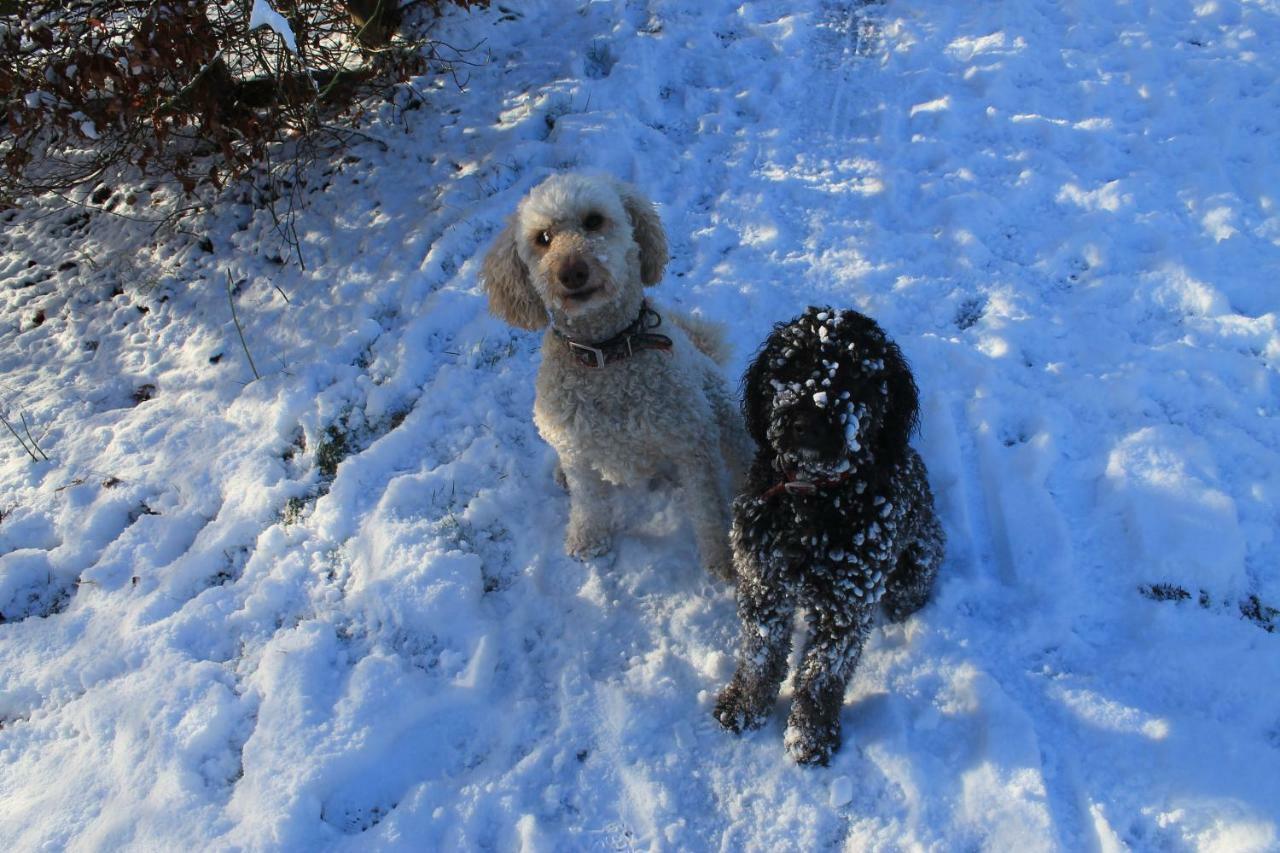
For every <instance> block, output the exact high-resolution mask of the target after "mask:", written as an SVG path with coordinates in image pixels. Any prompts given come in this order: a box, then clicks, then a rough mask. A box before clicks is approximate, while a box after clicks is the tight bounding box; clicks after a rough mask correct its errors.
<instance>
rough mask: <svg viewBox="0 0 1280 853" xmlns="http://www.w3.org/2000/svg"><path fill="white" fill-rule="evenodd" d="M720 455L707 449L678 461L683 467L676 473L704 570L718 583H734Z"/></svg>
mask: <svg viewBox="0 0 1280 853" xmlns="http://www.w3.org/2000/svg"><path fill="white" fill-rule="evenodd" d="M718 458H719V454H718V453H716V452H715V451H714V450H712V449H711V448H706V449H704V450H703V451H701V452H699V453H695V454H693V456H692V457H691V458H686V459H683V460H680V464H681V465H683V466H685V467H684V470H682V471H681V472H680V473H679V477H680V482H681V484H682V485H683V486H684V492H685V494H684V497H685V500H686V501H687V503H688V511H689V516H690V519H691V520H692V521H693V535H694V538H695V539H697V541H698V552H699V553H700V554H701V556H702V562H703V563H704V564H705V565H706V567H707V571H709V572H711V574H713V575H715V576H716V577H718V578H720V579H721V580H726V581H729V582H730V583H733V581H734V571H733V560H732V557H731V555H730V551H729V499H728V495H726V494H725V488H724V485H723V483H722V482H721V476H720V471H719V468H718V466H717V465H716V464H715V462H716V460H717V459H718Z"/></svg>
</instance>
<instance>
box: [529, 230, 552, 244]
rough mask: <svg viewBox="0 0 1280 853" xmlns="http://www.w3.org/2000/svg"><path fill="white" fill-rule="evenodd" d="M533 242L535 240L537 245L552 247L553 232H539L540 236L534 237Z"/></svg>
mask: <svg viewBox="0 0 1280 853" xmlns="http://www.w3.org/2000/svg"><path fill="white" fill-rule="evenodd" d="M533 240H534V242H535V243H537V244H538V245H539V246H550V245H551V232H550V231H539V232H538V236H537V237H534V238H533Z"/></svg>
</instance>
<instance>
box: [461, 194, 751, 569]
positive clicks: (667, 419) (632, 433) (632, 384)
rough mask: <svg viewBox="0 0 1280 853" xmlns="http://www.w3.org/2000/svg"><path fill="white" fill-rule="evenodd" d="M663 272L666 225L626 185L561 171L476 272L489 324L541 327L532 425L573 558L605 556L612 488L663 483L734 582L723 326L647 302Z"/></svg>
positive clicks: (737, 429) (740, 437) (743, 445)
mask: <svg viewBox="0 0 1280 853" xmlns="http://www.w3.org/2000/svg"><path fill="white" fill-rule="evenodd" d="M666 263H667V239H666V234H665V233H664V232H663V229H662V222H661V220H660V219H659V218H658V214H657V211H656V210H654V207H653V205H652V204H651V203H650V202H649V201H648V200H647V199H645V198H644V197H642V196H641V195H640V194H639V193H638V192H637V191H636V190H635V188H634V187H631V186H629V185H627V184H624V183H622V182H621V181H617V180H615V179H613V178H609V177H602V176H594V175H582V174H561V175H554V176H552V177H550V178H548V179H547V180H545V181H543V182H542V183H541V184H539V185H538V186H537V187H535V188H534V189H533V190H532V191H531V192H530V193H529V194H528V196H526V197H525V198H524V200H523V201H521V202H520V204H519V206H518V207H517V209H516V212H515V215H514V216H512V217H511V219H510V220H509V222H508V224H507V227H506V229H505V230H503V231H502V233H501V234H499V235H498V237H497V239H496V240H495V241H494V243H493V246H492V247H491V248H490V249H489V253H488V254H487V255H486V256H485V259H484V264H483V269H482V272H481V275H482V277H483V280H484V285H485V289H486V291H487V293H488V295H489V308H490V310H491V311H492V312H493V313H494V314H496V315H498V316H499V317H501V318H502V319H504V320H506V321H507V322H508V323H511V324H512V325H515V326H519V327H521V328H525V329H541V328H544V327H547V326H548V325H549V328H548V329H547V332H546V335H545V336H544V337H543V340H542V365H541V367H540V369H539V371H538V379H537V396H536V400H535V402H534V407H533V417H534V421H535V423H536V424H537V425H538V430H539V432H541V433H542V437H543V438H544V439H546V441H547V442H548V443H549V444H550V445H551V446H552V447H554V448H555V449H556V452H557V453H558V454H559V456H560V470H561V471H562V472H563V476H564V481H565V483H564V484H565V485H566V486H567V488H568V490H569V499H570V510H569V524H568V529H567V531H566V534H565V549H566V550H567V551H568V553H569V554H570V555H572V556H574V557H576V558H579V559H585V558H588V557H594V556H598V555H601V554H603V553H605V552H607V551H608V550H609V548H610V547H611V546H612V530H611V525H612V517H613V513H612V510H611V507H610V503H609V491H610V488H609V485H610V484H613V485H621V484H634V483H641V482H645V481H648V480H649V479H650V478H654V477H669V478H670V479H672V480H674V481H675V482H677V483H678V484H680V485H681V486H683V490H684V496H685V499H686V503H687V508H688V515H689V517H690V519H691V520H692V522H693V528H694V532H695V536H696V537H697V542H698V549H699V551H700V552H701V556H702V560H703V562H704V564H705V565H706V567H707V569H708V570H709V571H710V572H712V573H713V574H714V575H716V576H718V577H720V578H724V579H726V580H730V581H731V580H732V579H733V569H732V559H731V557H730V551H729V540H728V529H729V499H730V496H731V494H733V493H736V489H737V486H738V485H739V483H740V482H741V479H742V476H743V472H744V469H745V465H746V462H747V461H748V460H749V459H750V458H751V455H752V453H753V449H754V448H753V445H752V443H751V439H750V438H749V437H748V435H747V432H746V429H745V427H744V426H743V423H742V420H741V415H740V414H739V411H738V406H737V403H736V401H735V398H734V395H733V394H732V393H731V391H730V390H729V386H728V384H727V383H726V381H725V379H724V376H723V375H722V374H721V372H720V368H719V366H718V364H717V360H723V356H724V351H723V349H724V348H723V346H722V344H721V340H720V335H719V330H718V328H717V327H715V326H712V325H710V324H707V323H703V322H698V321H694V320H692V319H691V318H688V317H680V316H677V315H675V314H674V313H672V312H669V311H666V310H659V309H657V308H655V307H654V306H652V305H651V304H650V303H649V302H648V301H647V300H646V298H645V287H646V286H650V285H655V284H657V283H658V282H659V281H661V279H662V271H663V269H664V267H665V266H666ZM667 321H669V322H667ZM731 490H733V491H731Z"/></svg>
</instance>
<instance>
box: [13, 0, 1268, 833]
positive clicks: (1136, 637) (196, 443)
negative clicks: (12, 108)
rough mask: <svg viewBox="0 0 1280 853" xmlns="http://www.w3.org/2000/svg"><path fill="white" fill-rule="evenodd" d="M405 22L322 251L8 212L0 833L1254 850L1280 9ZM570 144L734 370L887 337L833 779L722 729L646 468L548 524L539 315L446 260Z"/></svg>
mask: <svg viewBox="0 0 1280 853" xmlns="http://www.w3.org/2000/svg"><path fill="white" fill-rule="evenodd" d="M442 34H443V35H444V36H446V37H447V38H448V39H449V40H450V41H451V42H453V43H455V44H459V45H464V44H471V43H474V42H475V41H477V40H478V39H480V38H485V39H487V40H488V48H489V49H490V50H491V51H492V55H493V62H492V63H491V64H490V65H488V66H486V67H484V68H480V69H475V70H473V71H472V73H471V76H470V81H469V86H468V90H467V91H465V92H458V91H456V90H455V89H453V88H451V87H450V86H448V85H443V84H442V85H439V86H434V85H433V86H432V88H431V89H430V90H429V91H428V92H426V93H425V94H426V104H425V105H424V106H421V107H420V108H415V109H409V110H403V109H400V108H393V107H390V106H388V107H386V108H385V109H383V110H382V112H381V113H380V114H378V115H376V116H375V117H374V120H373V121H372V122H371V124H370V126H369V132H370V134H371V135H372V136H375V137H377V138H380V139H382V140H385V142H386V143H387V150H385V151H383V150H381V149H380V148H379V147H377V146H375V145H372V144H362V145H357V146H356V147H355V148H354V149H353V150H352V151H351V152H349V153H350V157H348V158H347V159H346V160H345V161H344V160H343V159H342V158H338V159H337V160H335V162H334V163H333V164H332V166H331V167H330V168H328V169H324V170H318V172H317V174H316V176H315V177H314V180H313V183H312V185H311V187H310V189H311V190H313V191H314V192H313V193H312V194H311V195H310V205H309V207H308V208H307V209H306V211H305V213H303V214H302V216H301V217H300V220H299V223H298V225H299V232H300V234H301V237H302V240H303V246H304V258H305V260H306V269H305V270H300V269H298V268H297V267H296V266H281V265H280V264H277V263H274V262H272V261H271V257H272V256H273V255H276V254H277V253H278V252H279V251H280V247H279V240H278V238H277V236H276V235H275V234H274V232H273V230H272V225H271V221H270V218H269V217H268V216H267V215H266V214H265V213H263V212H261V211H259V212H254V211H253V210H252V208H251V207H250V206H249V205H248V204H246V203H243V201H235V200H231V201H228V203H226V204H223V205H221V206H219V207H218V208H217V209H216V211H215V213H214V214H212V215H210V216H209V217H207V218H206V220H204V221H203V222H202V223H201V225H200V231H199V233H198V234H197V235H195V236H192V237H189V238H188V237H186V236H175V237H169V238H166V239H164V240H162V241H159V242H153V241H150V240H149V239H147V235H148V233H149V231H148V229H147V228H146V227H145V226H143V225H140V224H138V223H134V222H131V221H127V220H121V219H119V218H115V217H111V216H105V215H96V216H94V217H92V218H91V219H89V220H88V221H86V220H85V219H84V218H82V217H73V216H71V215H69V214H67V213H62V214H56V215H47V214H46V215H42V213H41V212H40V211H30V212H24V213H21V214H15V213H11V214H5V215H4V220H5V221H4V232H3V234H2V235H0V253H2V254H0V281H2V282H3V289H2V290H0V316H2V317H3V322H2V323H0V370H3V373H4V377H5V378H4V380H3V384H2V385H0V404H2V406H0V410H2V411H3V412H4V413H5V414H6V415H9V416H12V415H14V414H15V413H17V412H19V411H25V412H26V414H27V417H28V419H29V420H30V421H31V422H32V424H33V429H34V430H35V431H36V434H37V435H38V436H39V435H41V434H43V437H42V438H41V442H40V443H41V446H42V447H43V448H44V449H45V450H46V451H47V452H48V454H49V456H50V457H51V458H52V461H50V462H40V463H39V464H33V463H32V462H31V460H30V459H29V458H27V457H25V456H23V455H21V454H20V451H19V449H18V447H17V442H16V441H14V442H13V443H12V444H11V445H10V444H4V445H0V447H3V449H4V451H5V454H4V456H3V458H0V511H2V512H4V516H3V520H0V555H2V556H0V614H2V615H3V619H0V838H4V839H10V840H11V842H12V843H11V844H8V845H6V846H7V847H13V848H14V849H24V850H25V849H41V848H42V847H44V846H46V845H47V846H49V847H51V848H53V849H57V848H62V847H74V848H81V849H103V848H114V847H130V848H135V849H175V848H177V847H179V846H181V845H186V846H190V847H195V848H198V849H205V848H215V849H216V848H243V849H253V850H257V849H270V850H275V849H314V848H318V847H324V848H340V849H359V850H366V849H406V850H424V849H426V850H431V849H495V850H508V849H518V848H521V847H523V848H527V849H530V850H566V849H629V848H636V849H691V850H701V849H723V850H735V851H736V850H744V849H760V850H774V849H779V850H783V849H803V850H813V849H828V848H843V849H854V850H860V849H866V848H875V849H890V850H894V849H918V848H930V849H937V850H953V849H993V850H1010V849H1017V850H1039V849H1046V850H1057V849H1060V850H1071V851H1075V850H1099V851H1111V850H1118V849H1124V848H1126V847H1127V848H1131V849H1136V850H1181V849H1220V850H1232V851H1235V850H1268V849H1277V848H1280V826H1278V824H1280V694H1278V693H1277V692H1276V689H1275V685H1276V684H1277V683H1280V635H1278V634H1277V633H1273V632H1272V631H1273V629H1275V628H1276V627H1277V625H1280V615H1278V614H1277V613H1276V611H1275V610H1274V609H1272V608H1276V607H1280V572H1277V565H1278V564H1280V542H1278V541H1277V538H1276V529H1277V527H1278V526H1280V426H1277V423H1278V420H1277V415H1278V414H1280V406H1278V404H1277V400H1278V399H1280V377H1277V363H1278V362H1280V330H1278V329H1277V317H1278V316H1280V209H1278V208H1277V206H1278V205H1280V145H1278V144H1277V142H1278V141H1280V88H1277V87H1276V85H1275V81H1276V79H1277V72H1280V60H1278V59H1277V54H1276V52H1275V50H1274V49H1273V46H1274V45H1275V44H1277V43H1280V4H1277V3H1276V2H1274V0H1255V2H1226V0H1222V2H1205V3H1200V4H1195V3H1182V2H1155V0H1148V2H1143V0H1133V2H1127V3H1111V2H1102V0H1082V2H1050V0H1025V2H1018V3H981V2H980V3H969V4H957V3H948V2H943V0H888V2H887V3H885V4H882V5H881V4H870V5H867V4H862V3H858V2H834V0H799V2H782V0H756V2H745V3H742V2H737V1H736V0H735V2H732V3H731V2H728V0H709V2H701V3H692V2H684V3H680V2H662V0H647V2H623V0H616V2H594V3H573V4H570V3H563V2H529V3H521V4H518V9H517V10H516V11H507V10H504V9H503V8H501V7H499V6H497V5H495V7H494V8H493V9H492V10H488V11H483V12H481V11H477V12H474V13H472V14H470V15H466V14H460V13H459V14H454V15H452V16H450V18H449V19H448V21H447V26H446V27H445V29H444V30H443V31H442ZM424 85H432V84H430V82H429V81H428V82H424ZM400 106H401V107H403V106H405V104H403V103H402V104H401V105H400ZM564 168H586V169H601V170H606V171H609V172H612V173H615V174H618V175H619V176H621V177H623V178H625V179H628V180H631V181H633V182H634V183H636V184H637V185H638V186H639V187H641V188H642V189H643V190H644V191H645V192H646V193H648V194H649V195H650V196H651V197H652V198H653V199H654V200H655V201H656V202H658V203H659V206H660V209H661V212H662V215H663V219H664V221H665V223H666V225H667V227H668V230H669V236H670V239H671V244H672V253H673V259H672V263H671V265H670V267H669V269H668V273H667V278H666V281H665V282H664V284H663V285H662V286H661V287H660V288H659V289H658V291H657V296H658V298H659V299H661V300H665V301H666V302H667V303H669V304H678V305H680V306H681V307H683V308H685V309H687V310H692V311H696V312H698V313H700V314H702V315H703V316H706V317H708V318H712V319H716V320H719V321H722V322H724V323H726V324H727V325H728V327H729V336H730V340H731V341H732V343H733V344H734V345H735V347H736V359H735V361H734V363H733V365H732V370H733V371H734V372H735V373H737V372H740V370H741V368H742V367H743V366H744V365H745V364H746V361H747V359H748V358H749V357H750V354H751V353H752V351H753V349H754V347H755V346H756V345H757V343H758V342H759V341H760V340H761V339H762V338H763V336H764V334H765V332H766V330H767V329H768V328H769V326H770V325H771V324H772V323H773V322H775V321H777V320H779V319H784V318H787V317H790V316H792V315H793V314H795V313H796V312H797V311H799V310H800V309H802V308H803V307H804V306H805V305H808V304H812V303H833V304H839V305H849V306H852V307H857V308H860V309H861V310H864V311H867V312H868V313H870V314H872V315H874V316H875V317H877V318H878V319H879V320H880V322H881V323H882V324H883V325H884V326H885V327H886V328H887V329H888V330H889V331H890V332H891V333H892V334H893V335H894V336H895V337H896V338H897V340H898V341H899V343H900V344H901V345H902V347H903V349H904V351H905V352H906V353H907V355H908V356H909V358H910V359H911V361H912V364H913V366H914V368H915V371H916V374H917V378H918V380H919V383H920V386H921V390H922V400H923V405H924V426H923V431H922V435H921V437H920V440H919V442H918V444H919V447H920V449H921V452H922V454H923V455H924V457H925V459H926V461H927V463H928V465H929V468H930V474H931V479H932V482H933V485H934V491H935V493H936V494H937V495H938V500H939V507H940V510H941V513H942V516H943V518H944V522H945V524H946V526H947V532H948V541H949V547H950V554H949V557H948V560H947V563H946V565H945V566H944V569H943V575H942V577H941V579H940V586H939V589H938V591H937V595H936V597H935V600H934V601H933V603H932V604H931V605H930V606H929V607H927V608H926V609H925V610H923V611H922V612H921V613H920V614H918V615H917V616H916V617H914V618H913V619H912V620H910V621H909V622H908V623H907V624H906V625H904V626H894V627H888V628H885V629H883V630H880V631H877V632H875V633H874V634H873V635H872V638H871V641H870V642H869V644H868V648H867V651H866V653H865V655H864V657H863V662H862V664H861V668H860V669H859V671H858V673H857V675H856V676H855V679H854V682H853V684H852V685H851V688H850V691H849V694H848V696H847V699H846V705H845V710H844V726H845V733H846V745H845V748H844V749H843V750H842V751H841V752H840V753H839V754H838V755H837V756H836V757H835V759H834V760H833V762H832V765H831V766H830V767H829V768H824V769H816V770H815V769H801V768H797V767H795V766H792V765H791V764H789V763H788V762H787V760H786V758H785V755H784V753H783V751H782V745H781V727H782V722H783V718H784V715H783V714H782V713H781V712H780V713H779V715H778V716H777V718H776V720H775V721H774V723H773V724H772V725H770V726H766V727H765V728H764V729H762V730H761V731H759V732H755V733H752V734H750V735H748V736H746V737H743V738H734V737H732V736H729V735H727V734H725V733H724V732H723V731H721V730H720V729H719V727H718V726H717V725H716V724H715V723H714V721H713V720H712V718H711V716H710V703H711V697H712V696H713V695H714V692H715V691H716V689H717V688H718V687H719V686H720V685H721V684H722V683H723V682H724V680H725V679H726V678H727V676H728V674H729V672H730V671H731V666H732V660H731V653H732V643H733V638H734V636H735V632H736V627H737V626H736V624H735V616H734V609H733V601H732V594H731V592H730V591H729V590H727V589H725V588H723V587H721V586H718V585H716V584H714V583H713V582H711V581H710V580H709V579H708V578H707V577H705V576H704V575H703V574H702V572H701V571H700V570H699V569H698V568H697V565H696V555H695V549H694V546H693V543H692V540H691V536H690V533H689V530H688V528H687V526H686V525H685V524H684V523H683V521H682V519H681V518H680V515H679V512H678V510H677V507H676V505H675V504H674V503H673V502H671V501H670V500H668V499H667V498H666V497H665V496H664V495H663V494H662V493H661V492H655V493H651V494H633V495H629V496H628V500H627V501H626V503H625V507H624V512H625V516H626V517H625V521H626V522H627V525H628V529H629V533H628V534H627V535H626V536H624V537H622V538H621V540H620V541H619V543H618V546H617V548H616V552H615V554H614V555H612V556H611V557H610V558H608V559H605V560H601V561H598V562H595V563H589V564H585V565H584V564H579V563H576V562H574V561H572V560H569V559H568V558H566V557H565V556H564V555H563V551H562V547H561V539H562V536H563V529H564V521H565V516H566V499H565V497H564V495H563V493H562V492H561V491H560V490H559V489H558V488H557V487H556V486H555V485H554V483H553V482H552V478H551V468H552V464H553V460H552V458H551V452H550V450H549V449H548V448H547V447H546V446H545V445H544V444H543V443H542V442H541V440H540V439H539V438H538V436H537V432H536V430H535V429H534V428H533V425H532V423H531V420H530V410H531V406H532V382H533V376H534V373H535V370H536V346H537V341H536V339H535V336H531V335H529V334H526V333H522V332H516V331H514V330H511V329H509V328H507V327H505V326H503V325H502V324H501V323H500V322H498V321H497V320H495V319H493V318H491V317H489V316H488V315H487V313H486V311H485V307H484V299H483V296H482V295H481V294H480V292H479V289H478V286H477V283H476V275H477V272H478V269H479V255H480V253H481V252H482V251H483V249H484V248H485V246H486V245H487V243H488V240H489V239H490V238H491V237H492V235H493V234H494V233H495V232H496V230H497V229H498V227H499V226H500V224H501V222H502V219H503V217H504V216H505V215H506V214H507V213H509V212H510V210H511V209H512V208H513V207H514V205H515V203H516V201H517V200H518V199H519V198H520V197H521V195H522V194H523V193H524V192H525V191H527V189H528V188H529V187H531V186H532V185H534V184H535V183H537V182H538V181H539V180H541V178H542V177H544V176H545V175H546V174H548V173H549V172H551V171H554V170H558V169H564ZM321 172H323V173H321ZM139 192H142V191H141V190H139ZM119 195H120V196H121V197H122V196H123V195H124V190H123V189H122V190H121V191H120V193H119ZM162 195H163V189H162V188H159V189H155V190H154V191H152V192H151V193H150V194H147V193H145V192H142V198H141V202H140V203H139V204H137V205H134V206H132V207H121V208H120V209H121V210H145V209H146V204H147V202H148V201H149V200H150V199H152V198H159V197H161V196H162ZM109 203H110V202H109ZM160 207H161V208H163V202H162V204H161V205H160ZM205 237H207V238H208V239H209V241H210V242H211V245H212V249H213V251H212V252H208V251H206V250H205V248H203V247H201V245H200V239H203V238H205ZM29 262H31V263H29ZM228 273H229V274H230V276H231V278H232V279H233V280H234V281H235V282H237V283H238V284H237V292H236V300H237V305H238V311H239V316H240V318H241V321H242V323H243V324H244V325H245V333H246V338H247V342H248V344H249V346H250V348H251V349H252V350H253V351H254V354H255V358H256V361H257V362H258V367H259V369H260V370H262V372H263V373H264V378H263V379H261V380H259V381H255V382H252V383H249V382H248V380H249V379H251V378H252V374H251V373H250V371H249V367H248V364H247V362H246V361H245V359H244V355H243V351H242V349H241V344H240V340H239V337H238V336H237V334H236V331H235V328H234V326H233V325H232V323H231V316H230V313H229V307H228V304H227V296H226V292H225V286H226V276H227V274H228ZM276 287H278V288H280V291H283V292H284V293H287V294H288V297H289V301H288V302H285V300H284V299H283V298H282V297H281V295H280V291H277V290H276V289H275V288H276ZM143 309H145V311H144V310H143ZM46 431H47V432H46ZM1184 595H1185V596H1186V597H1185V598H1184V597H1183V596H1184ZM784 698H785V697H784ZM780 704H781V703H780Z"/></svg>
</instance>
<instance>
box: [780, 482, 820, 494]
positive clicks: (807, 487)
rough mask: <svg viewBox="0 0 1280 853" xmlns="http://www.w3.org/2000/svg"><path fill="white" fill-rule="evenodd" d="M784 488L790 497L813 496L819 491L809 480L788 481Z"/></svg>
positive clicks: (783, 485)
mask: <svg viewBox="0 0 1280 853" xmlns="http://www.w3.org/2000/svg"><path fill="white" fill-rule="evenodd" d="M782 488H783V491H785V492H786V493H787V494H789V495H812V494H814V493H815V492H817V491H818V487H817V486H816V485H814V484H813V483H810V482H808V481H807V480H788V481H787V482H785V483H783V484H782Z"/></svg>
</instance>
